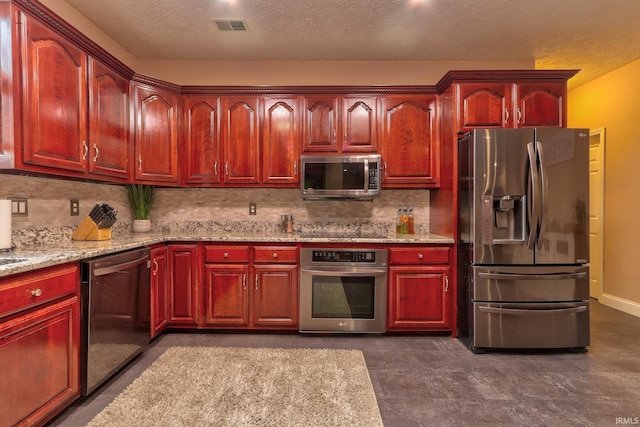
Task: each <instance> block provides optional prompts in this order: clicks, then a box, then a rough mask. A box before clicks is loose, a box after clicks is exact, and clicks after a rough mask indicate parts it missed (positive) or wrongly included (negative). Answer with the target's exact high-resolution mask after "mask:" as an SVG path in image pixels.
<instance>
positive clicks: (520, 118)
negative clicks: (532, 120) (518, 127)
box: [518, 107, 522, 124]
mask: <svg viewBox="0 0 640 427" xmlns="http://www.w3.org/2000/svg"><path fill="white" fill-rule="evenodd" d="M521 120H522V111H521V110H520V107H518V124H520V121H521Z"/></svg>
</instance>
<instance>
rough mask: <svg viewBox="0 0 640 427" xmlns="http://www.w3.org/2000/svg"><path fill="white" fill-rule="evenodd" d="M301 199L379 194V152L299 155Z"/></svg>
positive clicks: (368, 196) (343, 197)
mask: <svg viewBox="0 0 640 427" xmlns="http://www.w3.org/2000/svg"><path fill="white" fill-rule="evenodd" d="M300 161H301V167H302V180H301V184H300V188H301V192H302V198H303V199H305V200H320V199H361V200H362V199H365V200H366V199H373V198H375V197H378V196H380V163H381V161H380V155H379V154H364V155H360V154H359V155H341V156H302V157H301V159H300Z"/></svg>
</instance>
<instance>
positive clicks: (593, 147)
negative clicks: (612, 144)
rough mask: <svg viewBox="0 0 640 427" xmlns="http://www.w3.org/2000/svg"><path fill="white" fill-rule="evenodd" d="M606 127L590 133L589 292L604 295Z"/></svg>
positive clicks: (592, 296) (593, 296) (594, 294)
mask: <svg viewBox="0 0 640 427" xmlns="http://www.w3.org/2000/svg"><path fill="white" fill-rule="evenodd" d="M604 144H605V128H599V129H594V130H592V131H591V132H590V133H589V252H590V253H589V260H590V262H589V264H590V268H589V295H590V296H591V298H595V299H600V297H601V296H602V292H603V280H604V176H605V175H604V167H605V161H604V154H605V150H604Z"/></svg>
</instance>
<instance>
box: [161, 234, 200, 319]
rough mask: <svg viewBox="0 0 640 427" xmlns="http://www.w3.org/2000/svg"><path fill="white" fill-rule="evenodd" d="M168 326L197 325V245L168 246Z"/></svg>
mask: <svg viewBox="0 0 640 427" xmlns="http://www.w3.org/2000/svg"><path fill="white" fill-rule="evenodd" d="M168 248H169V253H168V255H169V280H170V283H169V304H170V306H169V325H170V326H180V325H188V326H194V325H197V324H198V306H199V303H198V301H199V300H198V298H199V296H198V256H197V248H198V247H197V245H169V247H168Z"/></svg>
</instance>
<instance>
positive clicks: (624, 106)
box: [567, 60, 640, 315]
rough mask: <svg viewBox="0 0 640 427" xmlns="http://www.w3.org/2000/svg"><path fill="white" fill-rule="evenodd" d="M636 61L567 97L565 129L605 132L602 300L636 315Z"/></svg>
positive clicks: (639, 122)
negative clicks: (566, 123) (599, 129)
mask: <svg viewBox="0 0 640 427" xmlns="http://www.w3.org/2000/svg"><path fill="white" fill-rule="evenodd" d="M639 76H640V60H637V61H635V62H632V63H630V64H628V65H626V66H624V67H621V68H619V69H617V70H615V71H613V72H611V73H609V74H606V75H605V76H603V77H600V78H598V79H596V80H593V81H591V82H589V83H587V84H584V85H582V86H579V87H577V88H576V89H574V90H572V91H570V92H569V94H568V101H567V103H568V117H567V119H568V125H569V127H586V128H590V129H597V128H603V127H604V128H605V129H606V142H605V190H604V192H605V196H604V282H603V290H604V294H603V298H602V300H603V302H604V303H605V304H608V305H612V306H615V307H617V308H620V309H622V310H625V311H627V312H631V313H633V314H638V315H640V314H639V313H640V275H639V274H638V271H639V270H638V269H639V268H640V250H639V249H638V243H639V242H640V221H639V220H638V218H639V217H640V178H638V176H637V174H638V172H640V130H639V127H640V77H639Z"/></svg>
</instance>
